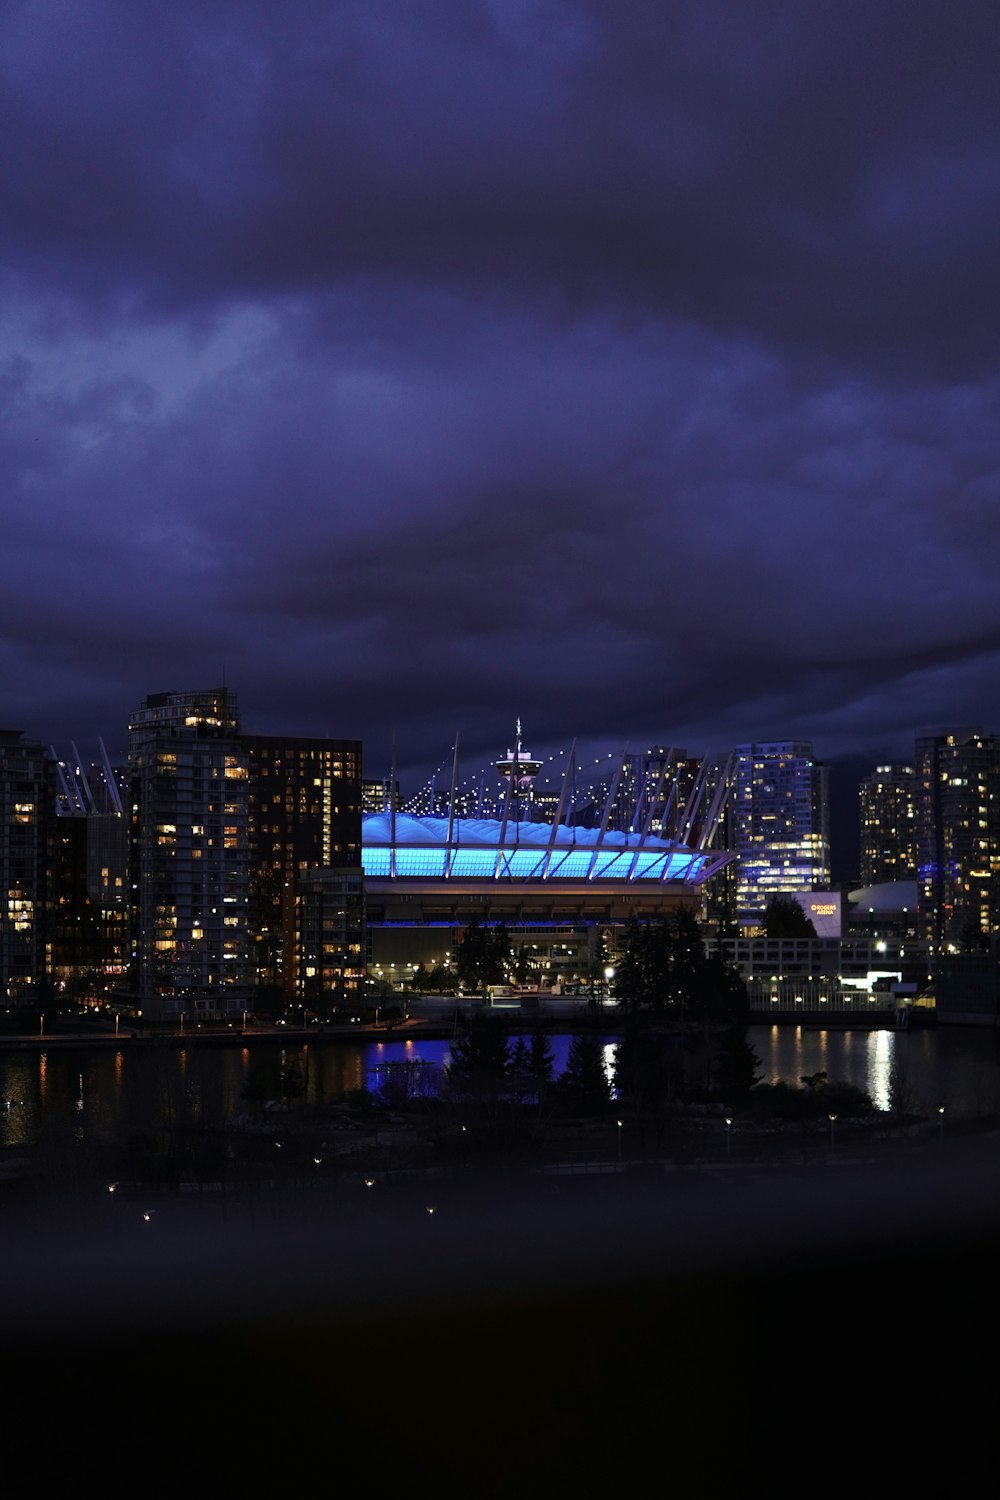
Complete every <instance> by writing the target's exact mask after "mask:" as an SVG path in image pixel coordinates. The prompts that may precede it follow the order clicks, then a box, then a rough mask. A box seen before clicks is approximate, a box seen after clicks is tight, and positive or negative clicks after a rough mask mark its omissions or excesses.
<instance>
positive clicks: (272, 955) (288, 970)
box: [241, 735, 362, 1000]
mask: <svg viewBox="0 0 1000 1500" xmlns="http://www.w3.org/2000/svg"><path fill="white" fill-rule="evenodd" d="M241 743H242V745H243V747H244V750H245V752H246V755H247V766H248V772H249V803H248V817H249V821H248V858H249V898H250V927H251V933H252V937H253V948H254V973H255V978H256V981H257V983H258V984H262V985H266V986H270V987H275V986H277V987H278V988H280V989H281V991H282V992H283V994H284V995H285V998H286V1000H292V999H293V998H294V997H295V995H296V994H297V993H300V992H301V986H300V985H299V984H298V981H297V976H296V963H297V957H296V955H297V954H298V953H299V951H300V946H301V945H300V944H299V943H298V942H297V939H296V923H297V920H298V914H299V912H300V909H301V908H300V904H299V902H298V886H299V881H300V879H301V877H302V876H303V875H304V874H305V873H306V872H307V871H315V870H341V871H351V870H354V871H360V869H361V805H362V776H361V742H360V740H333V739H319V738H317V739H312V738H304V737H298V736H293V735H243V736H242V737H241ZM341 946H343V945H341ZM355 958H356V955H355V954H354V953H352V954H351V967H352V968H353V967H355V963H354V960H355ZM339 987H340V985H339V983H338V988H339Z"/></svg>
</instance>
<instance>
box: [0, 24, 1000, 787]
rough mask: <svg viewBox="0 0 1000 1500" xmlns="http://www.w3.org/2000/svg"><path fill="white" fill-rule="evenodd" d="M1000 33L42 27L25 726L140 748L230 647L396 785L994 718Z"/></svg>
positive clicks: (908, 741) (13, 359) (32, 153)
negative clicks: (602, 747)
mask: <svg viewBox="0 0 1000 1500" xmlns="http://www.w3.org/2000/svg"><path fill="white" fill-rule="evenodd" d="M998 42H1000V20H998V18H997V15H996V12H995V10H994V8H993V7H991V6H985V5H977V4H972V3H966V4H956V5H952V6H949V7H947V9H946V8H944V7H940V6H938V5H929V4H928V5H924V4H914V3H902V0H900V3H895V4H891V3H886V4H880V5H878V6H872V5H870V4H860V3H857V4H855V3H848V4H841V5H838V6H836V7H818V6H803V5H801V4H795V5H793V4H778V3H775V4H765V5H759V6H753V7H749V6H748V7H743V6H732V5H729V4H725V5H724V4H721V3H719V4H714V3H711V0H706V3H699V4H693V3H692V4H675V5H666V6H659V7H655V6H648V5H645V4H627V3H626V4H616V5H615V6H611V5H605V4H601V3H597V0H595V3H591V4H584V3H569V0H567V3H556V0H552V3H535V4H532V3H528V0H523V3H516V0H481V3H479V4H453V3H444V0H442V3H428V4H424V5H421V6H420V7H400V6H398V5H396V4H389V3H384V4H378V3H372V0H366V3H364V4H360V3H359V4H356V5H350V4H345V5H339V6H337V7H330V6H328V5H326V4H309V3H304V0H303V3H296V4H289V5H285V6H282V7H281V8H280V13H279V11H278V10H276V9H273V8H271V7H267V6H259V5H247V4H245V3H240V4H235V3H234V4H225V3H221V0H219V3H213V4H204V3H201V4H199V5H197V6H195V5H194V4H190V5H189V4H183V3H179V4H175V5H173V6H171V7H170V8H169V9H166V8H149V7H135V6H132V5H126V4H114V3H106V4H94V5H90V6H87V7H85V8H83V7H74V6H68V5H65V4H56V3H38V4H32V5H28V4H20V5H18V4H12V5H9V6H7V7H6V8H5V10H4V13H3V17H2V18H0V43H2V47H0V57H2V59H3V61H2V63H0V70H2V75H3V76H2V85H3V86H2V89H0V138H2V139H3V140H4V143H5V149H4V150H3V152H2V153H0V192H2V195H3V197H2V204H0V209H2V211H0V286H2V288H3V291H4V299H3V304H2V306H0V328H2V345H0V350H2V353H0V402H2V412H3V422H2V429H0V474H2V477H3V486H4V488H3V493H4V495H5V501H6V504H5V511H6V516H5V541H6V561H7V570H6V577H5V588H4V592H3V597H2V600H0V662H2V663H3V665H4V668H5V671H4V682H5V688H4V691H3V694H2V698H0V705H2V707H0V717H2V718H3V719H4V720H6V721H7V722H10V723H16V724H18V725H20V726H23V727H25V728H26V729H28V730H29V731H30V732H33V733H36V734H38V735H40V736H41V737H44V738H50V737H51V738H59V737H67V736H69V735H71V734H75V735H76V737H77V739H78V741H81V740H86V739H88V738H89V739H94V738H96V736H97V735H98V734H101V735H104V736H105V737H106V738H108V739H109V741H114V742H116V743H118V744H120V743H121V741H122V740H123V738H124V733H123V731H124V721H125V717H126V715H127V713H128V711H129V709H130V708H131V707H132V706H134V704H135V703H136V702H137V700H138V698H139V697H141V696H142V695H144V694H145V693H147V692H151V691H157V690H162V689H165V688H170V687H190V686H199V685H206V684H208V683H214V682H217V681H218V680H219V679H220V678H221V676H222V675H223V673H225V675H226V678H227V680H228V681H229V682H230V683H231V685H232V686H233V687H234V688H235V689H236V691H237V692H238V694H239V695H240V698H241V701H242V705H243V709H244V715H245V718H246V719H247V721H248V725H249V726H250V727H259V728H261V729H269V730H276V729H280V728H284V729H288V730H290V731H293V732H303V733H304V732H310V731H317V732H323V731H329V732H332V733H338V734H349V735H353V734H358V735H363V736H364V737H365V738H366V741H368V742H369V743H370V746H371V754H370V760H371V761H377V762H380V761H384V760H386V758H387V756H386V748H385V747H386V746H387V745H388V743H389V739H390V732H391V728H392V727H393V726H397V727H398V731H399V737H400V740H401V741H402V742H403V743H404V745H405V747H406V749H405V753H406V755H408V757H409V759H410V762H411V763H415V762H417V761H419V760H420V759H421V758H423V757H426V758H427V759H428V760H437V759H439V758H440V756H441V755H442V754H443V755H447V753H448V748H449V745H450V744H451V741H452V738H453V736H454V734H455V732H456V731H458V732H460V733H461V735H462V737H463V740H465V741H466V742H467V744H468V747H469V753H470V755H471V754H474V753H478V752H479V751H482V752H483V753H487V752H490V753H491V752H492V751H494V750H497V749H500V748H503V747H502V746H500V745H499V743H498V742H499V740H500V739H502V738H503V737H504V736H505V735H509V734H510V732H511V727H512V721H513V718H514V716H515V715H516V714H518V713H520V714H521V716H522V718H523V719H524V721H525V726H526V733H527V734H528V737H529V739H530V740H531V741H533V742H534V743H535V744H536V745H537V746H538V747H539V748H541V746H542V744H543V743H547V744H549V745H556V744H559V745H563V744H565V743H566V741H567V740H568V739H569V738H570V737H572V735H574V734H579V735H581V736H584V737H589V738H590V739H592V740H594V741H599V740H603V741H605V742H607V741H608V740H611V741H614V742H615V743H617V744H621V743H622V742H623V741H625V740H626V739H628V740H632V741H633V742H635V743H636V744H639V743H642V742H644V741H646V740H649V741H652V740H656V741H658V742H663V741H670V740H673V741H674V742H675V743H688V744H689V745H690V748H691V749H692V750H693V751H699V750H702V749H704V750H707V751H711V750H714V749H716V748H721V747H723V746H725V745H726V744H729V743H733V742H734V741H737V740H740V739H750V738H776V737H785V736H789V735H805V734H808V735H811V736H812V737H813V738H814V740H815V741H816V743H817V748H818V751H819V753H821V754H823V753H826V754H865V753H870V754H871V755H872V756H874V755H876V754H878V755H879V756H881V755H884V754H886V753H890V752H891V753H893V754H906V753H907V747H908V746H909V747H912V738H913V734H914V732H915V731H916V730H918V729H920V728H924V727H928V726H931V727H934V726H935V725H936V724H937V723H948V722H956V721H958V722H982V723H985V725H986V727H991V725H993V724H995V723H996V722H997V721H998V719H997V718H995V717H994V715H995V714H997V716H998V718H1000V709H997V707H996V705H997V704H998V686H1000V671H998V665H1000V661H998V655H1000V604H998V602H997V596H996V589H995V581H994V575H995V562H996V558H997V554H998V535H997V530H998V526H1000V520H998V517H1000V508H998V505H997V501H998V498H1000V493H998V492H1000V423H998V421H997V415H998V404H1000V373H998V369H997V357H996V349H997V347H998V336H1000V299H998V298H997V297H996V296H995V294H994V288H993V282H994V279H995V269H994V267H995V262H996V253H997V245H998V240H1000V191H998V189H1000V146H998V143H1000V95H998V92H997V90H996V88H995V69H996V58H997V44H998ZM372 768H373V769H380V768H381V767H380V766H379V765H373V767H372Z"/></svg>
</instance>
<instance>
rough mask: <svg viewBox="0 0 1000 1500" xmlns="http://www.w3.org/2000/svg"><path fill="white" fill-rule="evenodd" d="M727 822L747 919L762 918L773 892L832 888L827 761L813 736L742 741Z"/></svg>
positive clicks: (741, 910) (735, 759) (739, 904)
mask: <svg viewBox="0 0 1000 1500" xmlns="http://www.w3.org/2000/svg"><path fill="white" fill-rule="evenodd" d="M729 828H730V837H731V841H732V842H731V845H730V847H731V848H732V849H733V850H734V851H735V852H736V854H737V857H738V864H737V873H736V893H735V895H736V907H737V914H738V916H739V919H740V921H741V922H744V923H752V922H753V921H754V920H755V919H759V918H760V917H761V916H762V915H763V913H764V909H765V907H766V906H767V903H768V901H769V900H770V899H771V897H772V896H774V895H778V894H794V893H795V892H796V891H816V890H826V889H828V888H829V885H830V780H829V767H827V766H825V765H822V764H820V763H819V762H817V761H816V759H815V757H814V755H813V747H812V745H811V743H810V742H809V741H808V740H776V741H769V742H767V743H762V744H749V745H738V746H737V747H736V750H735V752H734V756H733V761H732V768H731V780H730V796H729Z"/></svg>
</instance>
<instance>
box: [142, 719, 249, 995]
mask: <svg viewBox="0 0 1000 1500" xmlns="http://www.w3.org/2000/svg"><path fill="white" fill-rule="evenodd" d="M211 696H212V695H209V694H174V693H171V694H156V695H154V696H153V697H151V698H147V699H146V700H145V702H144V703H143V705H142V706H141V708H140V710H139V712H138V713H137V714H136V715H135V716H134V717H133V719H132V721H131V723H130V726H129V728H130V734H129V741H130V755H129V763H130V827H131V850H130V853H131V858H130V883H131V894H132V903H131V904H132V929H133V930H132V944H131V950H132V970H131V976H130V987H131V988H132V990H133V993H134V994H135V995H136V997H137V1000H138V1001H139V1003H141V1004H142V1006H143V1009H144V1010H146V1011H147V1012H152V1013H154V1014H157V1015H160V1016H163V1017H165V1018H177V1017H182V1016H190V1017H192V1018H193V1019H197V1018H199V1017H205V1018H206V1019H207V1018H210V1017H223V1018H224V1017H227V1016H230V1017H231V1016H235V1015H237V1014H238V1013H239V1012H240V1011H241V1010H242V1009H245V1008H246V1005H247V1002H248V998H249V985H250V978H251V973H250V952H249V936H248V927H247V816H248V783H249V771H248V765H247V754H246V751H245V749H244V747H243V745H242V743H241V741H240V739H239V737H238V734H237V733H234V731H235V730H238V717H237V710H236V703H235V700H234V699H233V697H232V695H231V694H229V693H228V692H223V693H222V694H221V702H220V703H219V705H218V711H217V710H216V709H215V708H212V706H211V705H210V704H206V702H205V701H199V702H196V701H195V700H207V699H209V698H210V697H211ZM161 710H162V712H159V711H161ZM154 711H157V712H154ZM151 713H153V717H150V714H151Z"/></svg>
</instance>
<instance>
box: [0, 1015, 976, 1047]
mask: <svg viewBox="0 0 1000 1500" xmlns="http://www.w3.org/2000/svg"><path fill="white" fill-rule="evenodd" d="M488 1013H489V1014H495V1015H496V1016H497V1019H498V1020H501V1021H502V1022H503V1024H504V1025H505V1027H506V1029H507V1030H508V1031H509V1032H511V1033H519V1032H524V1031H531V1030H534V1029H535V1028H536V1027H541V1029H542V1030H544V1031H548V1032H562V1033H570V1032H576V1031H602V1032H607V1033H614V1034H621V1033H622V1032H623V1031H624V1025H625V1023H624V1021H623V1019H622V1017H620V1016H614V1017H611V1016H607V1017H604V1016H602V1015H601V1014H600V1013H598V1014H597V1015H596V1016H591V1015H590V1014H587V1013H582V1014H581V1013H580V1012H577V1013H575V1014H570V1015H544V1014H543V1015H539V1014H538V1013H537V1012H531V1013H528V1014H515V1013H514V1012H513V1011H510V1010H502V1011H500V1012H498V1013H497V1012H488ZM462 1019H463V1020H464V1019H466V1018H465V1017H463V1018H462ZM936 1024H937V1022H936V1018H932V1019H929V1020H928V1021H925V1022H922V1023H921V1024H920V1026H919V1027H913V1028H910V1027H906V1026H900V1025H899V1024H898V1023H897V1021H896V1017H895V1013H894V1012H892V1011H879V1012H878V1013H877V1014H873V1013H871V1012H861V1013H859V1014H858V1015H854V1016H851V1015H843V1014H842V1013H839V1012H838V1013H836V1014H833V1015H825V1016H820V1015H817V1014H815V1013H808V1014H805V1015H803V1014H796V1013H794V1012H783V1013H782V1014H780V1015H776V1014H774V1013H773V1012H767V1011H761V1012H757V1013H751V1014H750V1016H749V1017H748V1018H747V1021H746V1025H747V1026H748V1027H752V1026H766V1027H770V1026H778V1027H781V1028H785V1027H788V1028H794V1027H801V1028H802V1029H803V1030H807V1031H866V1032H867V1031H908V1030H910V1029H913V1030H916V1029H923V1028H924V1027H934V1026H936ZM455 1029H456V1023H455V1020H454V1018H453V1017H449V1018H447V1019H445V1018H444V1017H436V1018H426V1019H424V1018H420V1017H410V1018H409V1019H407V1020H399V1021H389V1022H383V1023H382V1024H378V1023H369V1024H364V1023H361V1022H353V1023H350V1024H348V1025H337V1024H335V1023H319V1024H317V1025H314V1026H310V1027H309V1028H308V1029H306V1028H298V1027H291V1026H280V1025H256V1026H247V1027H245V1028H244V1027H242V1026H240V1027H236V1026H233V1027H227V1028H225V1029H222V1028H215V1027H201V1026H196V1027H195V1028H194V1029H185V1030H182V1031H174V1030H170V1031H168V1030H149V1031H146V1030H136V1029H134V1028H132V1027H127V1028H126V1027H123V1028H121V1029H120V1030H119V1031H117V1032H84V1031H51V1032H49V1031H45V1032H42V1031H39V1032H16V1033H10V1034H8V1035H2V1034H0V1052H3V1051H25V1050H32V1049H33V1050H35V1051H46V1050H47V1049H49V1048H71V1047H96V1048H101V1049H104V1048H109V1047H129V1048H132V1047H149V1046H175V1047H186V1046H189V1045H195V1046H234V1045H240V1046H248V1045H250V1044H251V1043H275V1042H278V1043H282V1044H284V1045H289V1044H298V1045H303V1044H307V1043H309V1042H355V1041H363V1042H371V1041H377V1042H387V1041H397V1040H405V1039H407V1038H410V1039H412V1040H415V1039H417V1038H418V1037H421V1038H425V1039H426V1040H429V1041H449V1040H451V1038H452V1037H454V1035H455ZM970 1029H972V1030H976V1031H979V1030H981V1029H982V1028H981V1027H978V1026H972V1027H970Z"/></svg>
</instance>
